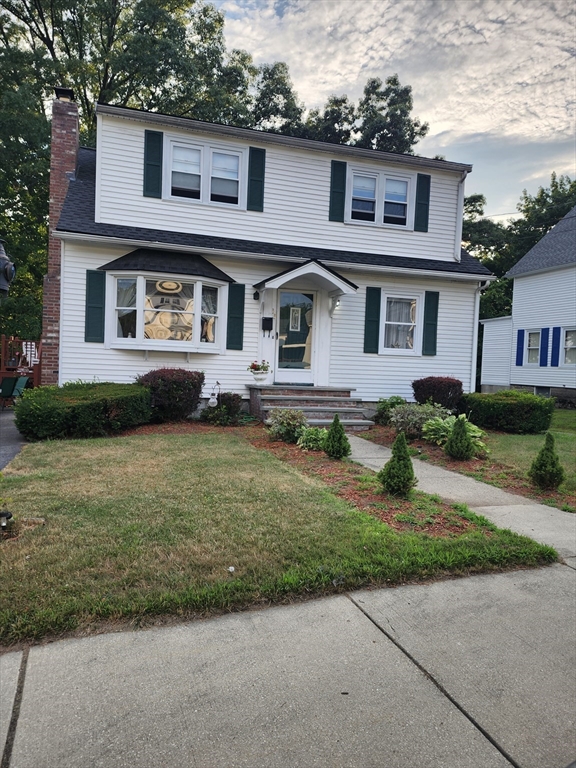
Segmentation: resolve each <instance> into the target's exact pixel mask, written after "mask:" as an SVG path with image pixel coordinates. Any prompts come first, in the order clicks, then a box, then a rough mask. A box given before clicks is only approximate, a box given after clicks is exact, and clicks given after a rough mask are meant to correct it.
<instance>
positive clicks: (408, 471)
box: [378, 432, 418, 496]
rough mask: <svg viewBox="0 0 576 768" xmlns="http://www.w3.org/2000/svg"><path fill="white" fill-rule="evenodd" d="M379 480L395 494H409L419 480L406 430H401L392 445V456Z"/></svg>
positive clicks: (379, 474)
mask: <svg viewBox="0 0 576 768" xmlns="http://www.w3.org/2000/svg"><path fill="white" fill-rule="evenodd" d="M378 480H379V482H380V483H382V486H383V488H384V490H385V491H387V492H388V493H390V494H392V495H393V496H408V494H409V493H410V491H411V490H412V488H413V487H414V486H415V485H416V483H417V482H418V481H417V480H416V478H415V477H414V468H413V467H412V459H411V458H410V454H409V453H408V444H407V443H406V437H405V435H404V432H400V434H399V435H398V437H397V438H396V440H394V445H393V446H392V458H391V459H390V461H388V462H387V463H386V464H385V465H384V466H383V467H382V469H381V470H380V472H378Z"/></svg>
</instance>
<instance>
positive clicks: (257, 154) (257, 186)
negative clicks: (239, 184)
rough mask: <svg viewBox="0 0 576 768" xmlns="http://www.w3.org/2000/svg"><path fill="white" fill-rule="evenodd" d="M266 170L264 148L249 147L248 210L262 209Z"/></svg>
mask: <svg viewBox="0 0 576 768" xmlns="http://www.w3.org/2000/svg"><path fill="white" fill-rule="evenodd" d="M265 171H266V150H265V149H258V148H257V147H250V154H249V156H248V199H247V203H246V208H247V209H248V210H249V211H263V210H264V175H265Z"/></svg>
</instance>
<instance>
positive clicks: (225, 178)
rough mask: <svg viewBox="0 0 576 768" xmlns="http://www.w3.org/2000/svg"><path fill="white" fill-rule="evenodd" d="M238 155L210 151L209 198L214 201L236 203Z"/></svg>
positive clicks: (238, 169) (238, 168)
mask: <svg viewBox="0 0 576 768" xmlns="http://www.w3.org/2000/svg"><path fill="white" fill-rule="evenodd" d="M239 178H240V156H239V155H232V154H227V153H225V152H212V176H211V180H210V200H212V201H213V202H215V203H231V204H232V205H238V183H239Z"/></svg>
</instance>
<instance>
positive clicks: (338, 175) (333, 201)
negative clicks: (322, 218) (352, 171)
mask: <svg viewBox="0 0 576 768" xmlns="http://www.w3.org/2000/svg"><path fill="white" fill-rule="evenodd" d="M345 203H346V163H342V162H340V161H339V160H332V169H331V173H330V212H329V214H328V218H329V220H330V221H344V207H345Z"/></svg>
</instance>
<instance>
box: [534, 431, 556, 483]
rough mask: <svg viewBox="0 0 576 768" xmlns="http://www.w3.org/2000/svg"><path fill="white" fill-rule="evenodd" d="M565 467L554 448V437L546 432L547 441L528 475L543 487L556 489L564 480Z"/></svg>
mask: <svg viewBox="0 0 576 768" xmlns="http://www.w3.org/2000/svg"><path fill="white" fill-rule="evenodd" d="M564 476H565V475H564V468H563V467H562V465H561V464H560V459H559V458H558V454H557V453H556V449H555V448H554V438H553V437H552V435H551V434H550V432H546V441H545V443H544V446H543V448H542V449H541V450H540V453H539V454H538V456H536V458H535V459H534V461H533V462H532V466H531V467H530V469H529V470H528V477H529V478H530V480H532V482H533V483H534V485H537V486H538V487H539V488H543V489H546V490H547V489H556V488H558V486H559V485H560V483H561V482H562V481H563V480H564Z"/></svg>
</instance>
